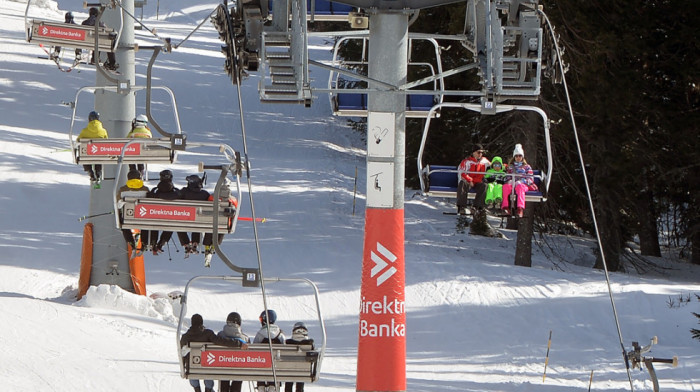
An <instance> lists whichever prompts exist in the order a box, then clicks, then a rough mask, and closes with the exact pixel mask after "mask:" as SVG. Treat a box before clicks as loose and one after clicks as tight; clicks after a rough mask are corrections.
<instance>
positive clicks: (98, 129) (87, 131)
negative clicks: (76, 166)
mask: <svg viewBox="0 0 700 392" xmlns="http://www.w3.org/2000/svg"><path fill="white" fill-rule="evenodd" d="M88 121H89V122H88V125H87V127H85V128H83V130H82V131H80V135H78V139H77V141H80V139H107V138H108V137H109V136H108V135H107V130H105V129H104V127H103V126H102V122H100V114H99V113H97V112H96V111H94V110H93V111H91V112H90V114H89V115H88ZM93 166H94V167H93ZM83 168H84V169H85V171H86V172H88V174H90V181H92V182H99V181H100V178H101V177H102V165H83Z"/></svg>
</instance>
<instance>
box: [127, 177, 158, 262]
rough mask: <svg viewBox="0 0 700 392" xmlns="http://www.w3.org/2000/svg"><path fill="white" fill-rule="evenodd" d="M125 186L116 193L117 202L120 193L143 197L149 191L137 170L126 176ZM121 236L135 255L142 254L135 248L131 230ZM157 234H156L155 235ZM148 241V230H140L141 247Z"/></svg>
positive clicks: (140, 249) (140, 250) (139, 249)
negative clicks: (136, 193)
mask: <svg viewBox="0 0 700 392" xmlns="http://www.w3.org/2000/svg"><path fill="white" fill-rule="evenodd" d="M126 179H127V180H126V185H124V186H122V187H121V188H119V190H118V191H117V202H120V201H121V198H122V192H139V193H143V196H144V197H145V196H146V195H147V194H148V192H149V189H148V187H147V186H145V185H143V181H142V180H141V173H139V172H138V170H131V171H130V172H129V173H128V174H127V175H126ZM120 208H121V207H120ZM122 234H123V235H124V240H125V241H126V243H127V244H129V245H131V249H132V250H136V252H137V255H138V254H140V253H141V252H142V250H143V249H142V248H137V246H136V245H137V243H136V240H135V239H134V233H132V232H131V229H122ZM157 234H158V232H156V235H157ZM149 239H150V232H149V231H148V230H141V246H142V247H143V246H144V245H146V244H150V242H149Z"/></svg>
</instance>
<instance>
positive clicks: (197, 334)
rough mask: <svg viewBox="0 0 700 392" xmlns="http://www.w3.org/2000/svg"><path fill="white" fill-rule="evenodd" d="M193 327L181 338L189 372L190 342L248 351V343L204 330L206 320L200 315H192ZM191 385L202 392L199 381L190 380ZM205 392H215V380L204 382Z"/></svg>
mask: <svg viewBox="0 0 700 392" xmlns="http://www.w3.org/2000/svg"><path fill="white" fill-rule="evenodd" d="M191 325H192V326H191V327H190V329H188V330H187V332H185V333H184V334H183V335H182V337H181V338H180V350H181V354H182V358H183V361H184V364H185V370H186V371H187V372H189V370H190V369H189V365H190V360H189V359H190V347H189V345H190V342H210V343H214V344H218V345H222V346H228V347H240V348H242V349H243V350H247V349H248V344H247V343H242V342H241V341H240V340H231V339H224V338H220V337H218V336H217V335H216V334H215V333H214V331H212V330H211V329H206V328H204V319H203V318H202V316H201V315H199V314H193V315H192V322H191ZM190 385H192V387H193V388H194V390H195V392H202V387H200V386H199V380H190ZM204 391H205V392H214V380H204Z"/></svg>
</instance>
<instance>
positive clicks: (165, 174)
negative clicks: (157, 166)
mask: <svg viewBox="0 0 700 392" xmlns="http://www.w3.org/2000/svg"><path fill="white" fill-rule="evenodd" d="M160 180H161V181H172V180H173V172H171V171H170V170H167V169H166V170H163V171H162V172H160Z"/></svg>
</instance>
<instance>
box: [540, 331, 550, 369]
mask: <svg viewBox="0 0 700 392" xmlns="http://www.w3.org/2000/svg"><path fill="white" fill-rule="evenodd" d="M551 346H552V330H551V329H550V330H549V340H548V341H547V354H546V355H545V356H544V372H543V373H542V382H544V379H545V378H546V377H547V363H548V362H549V348H550V347H551Z"/></svg>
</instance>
